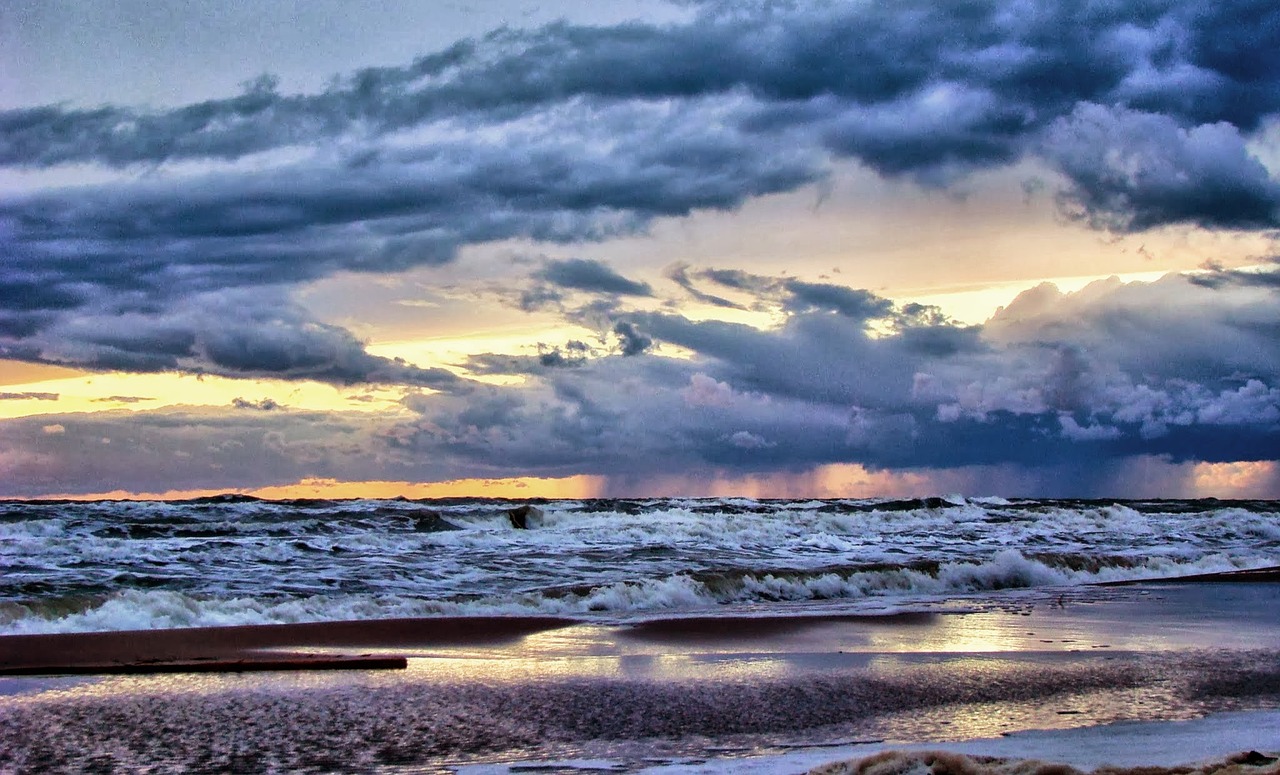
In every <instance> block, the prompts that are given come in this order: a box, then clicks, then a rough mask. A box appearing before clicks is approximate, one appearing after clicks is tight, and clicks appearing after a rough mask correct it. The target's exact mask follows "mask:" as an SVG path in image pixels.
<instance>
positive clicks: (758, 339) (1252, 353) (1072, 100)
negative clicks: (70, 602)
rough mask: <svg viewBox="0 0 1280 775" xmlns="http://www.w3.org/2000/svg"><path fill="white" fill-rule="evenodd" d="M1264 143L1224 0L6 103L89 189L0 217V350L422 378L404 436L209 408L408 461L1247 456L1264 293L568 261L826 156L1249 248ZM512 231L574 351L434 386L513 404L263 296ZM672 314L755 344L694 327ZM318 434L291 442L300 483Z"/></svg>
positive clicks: (1253, 286) (832, 16)
mask: <svg viewBox="0 0 1280 775" xmlns="http://www.w3.org/2000/svg"><path fill="white" fill-rule="evenodd" d="M726 9H727V10H726ZM1278 120H1280V11H1278V10H1276V8H1275V7H1274V4H1273V3H1268V2H1253V1H1252V0H1241V1H1239V2H1227V3H1222V2H1207V1H1206V0H1184V1H1180V2H1178V1H1174V0H1164V1H1160V2H1146V1H1144V0H1139V1H1137V2H1128V3H1119V2H1107V3H1091V4H1027V3H1021V2H1013V1H1012V0H985V1H982V0H976V1H974V2H964V3H924V2H918V3H917V2H908V3H895V4H874V3H847V4H846V3H797V4H773V3H768V4H761V5H748V6H742V5H738V6H734V7H730V6H720V5H715V4H708V5H707V7H706V10H704V11H703V12H701V13H700V14H698V15H697V16H696V17H695V18H694V19H693V20H692V21H689V22H687V23H683V24H679V25H672V26H661V27H659V26H650V25H644V24H627V25H622V26H617V27H607V28H606V27H577V26H573V25H569V24H557V25H552V26H549V27H544V28H541V29H537V30H532V31H519V30H503V31H499V32H496V33H493V34H492V35H489V36H487V37H485V38H482V39H479V40H468V41H463V42H460V43H458V44H457V45H455V46H453V47H452V48H450V49H448V50H445V51H441V52H437V53H435V54H431V55H428V56H424V57H422V58H420V59H419V60H417V61H415V62H413V63H411V64H409V65H406V66H404V67H398V68H378V69H370V70H366V71H362V72H359V73H355V74H352V75H350V76H348V77H346V78H344V79H342V80H341V81H339V82H337V83H335V85H334V86H332V87H331V88H330V89H328V90H327V91H325V92H323V93H319V94H301V95H296V94H282V93H279V92H278V91H277V89H276V87H275V85H274V84H273V82H272V81H271V79H269V78H264V79H262V80H260V81H258V82H256V83H254V84H251V85H250V86H249V87H248V88H247V89H246V91H245V92H244V93H243V94H241V95H239V96H237V97H234V98H231V99H225V100H214V101H209V102H204V103H199V104H194V105H188V106H184V107H180V108H177V109H173V110H164V111H146V110H140V109H134V108H129V107H124V106H115V105H107V106H104V107H101V108H97V109H91V110H85V109H73V108H68V107H64V106H57V105H52V106H46V107H42V108H36V109H27V110H16V111H7V112H3V113H0V166H3V167H4V168H6V169H9V170H17V171H22V172H23V173H24V174H28V175H30V176H32V177H33V179H36V178H39V176H40V175H41V174H44V173H45V172H50V173H56V174H57V176H58V177H59V178H61V179H66V178H67V177H68V176H69V175H70V174H71V172H72V171H74V170H78V169H82V168H83V169H86V170H88V171H89V172H91V173H92V176H91V177H92V179H93V180H94V181H96V182H92V183H86V184H84V185H73V186H67V185H58V186H47V187H33V188H31V189H30V190H28V191H27V192H25V193H19V194H7V195H5V196H4V197H3V199H0V260H2V261H3V270H4V271H3V273H0V356H2V357H8V358H17V359H21V360H27V361H35V362H52V363H62V364H69V365H75V366H81V367H86V368H92V369H118V370H125V371H136V372H148V371H167V370H181V371H189V372H203V373H214V374H224V375H230V376H243V377H267V376H274V377H282V378H288V379H316V380H325V381H329V382H334V383H344V384H351V383H360V382H384V383H399V384H404V385H417V386H425V387H431V388H435V389H438V390H441V391H443V393H439V394H435V395H432V396H429V397H423V398H419V399H414V401H413V404H412V409H414V411H416V412H417V413H418V414H419V415H420V417H421V419H420V420H419V421H415V422H405V421H403V420H399V421H396V422H394V423H393V422H391V421H389V420H386V419H384V420H383V421H381V422H382V424H381V425H378V426H377V427H373V426H368V427H366V426H365V425H362V424H360V423H364V422H366V420H367V418H365V420H360V421H359V422H356V421H355V420H351V419H349V418H334V417H330V416H327V415H324V416H321V415H308V414H304V413H297V412H293V411H291V410H288V409H287V408H282V407H272V409H273V411H270V412H261V411H256V412H240V413H237V416H238V418H239V419H237V420H236V421H235V422H234V423H232V424H233V425H234V426H235V428H237V429H241V428H245V427H255V428H265V427H266V426H267V425H271V426H272V427H275V426H277V425H279V426H282V427H283V425H285V424H287V423H289V422H301V421H303V420H306V421H307V422H315V423H319V425H318V426H317V427H320V426H324V427H328V428H330V430H333V427H350V428H352V429H353V430H350V432H349V433H348V432H337V431H334V432H335V433H336V434H337V436H336V437H345V436H350V435H351V434H355V435H356V436H358V438H359V442H358V443H356V442H351V445H350V447H351V449H354V450H356V452H357V453H358V454H357V457H359V459H361V460H365V461H366V462H367V461H378V465H381V466H384V467H385V470H400V471H402V472H404V473H405V474H406V476H408V475H414V476H418V475H421V476H427V475H433V476H434V475H446V474H452V475H459V476H461V475H467V473H468V472H472V471H475V470H477V469H479V470H484V471H487V472H491V473H495V474H499V473H500V474H511V475H515V474H520V473H577V472H581V471H595V472H599V473H610V474H612V473H622V472H628V471H640V472H643V471H646V470H650V469H653V470H657V469H659V468H664V467H665V468H666V469H671V470H686V469H687V468H688V467H689V466H695V465H709V466H720V467H724V468H725V469H727V470H739V471H748V470H770V469H774V468H777V467H780V466H790V467H797V466H804V465H809V464H813V463H820V462H834V461H847V462H861V463H865V464H868V465H872V466H947V465H966V464H978V465H989V464H1003V463H1021V464H1026V465H1074V464H1080V465H1084V464H1085V463H1087V462H1088V461H1091V460H1097V461H1105V460H1108V459H1112V458H1115V457H1123V456H1131V455H1140V454H1146V455H1152V454H1154V455H1167V456H1169V457H1170V459H1204V460H1255V459H1275V458H1277V457H1280V454H1278V452H1277V437H1276V417H1275V414H1276V411H1277V409H1276V398H1277V397H1276V390H1277V388H1276V385H1277V359H1278V357H1280V356H1278V355H1277V351H1276V342H1277V341H1280V337H1277V336H1276V332H1277V331H1280V319H1278V317H1280V316H1278V315H1277V306H1276V299H1275V298H1274V292H1275V287H1276V283H1274V282H1273V276H1272V275H1249V274H1241V273H1233V272H1225V271H1218V272H1212V273H1209V274H1206V275H1204V276H1201V277H1199V278H1197V279H1196V280H1195V281H1194V282H1188V281H1186V280H1177V279H1172V280H1169V281H1166V282H1163V283H1157V284H1154V285H1150V286H1137V287H1133V288H1128V289H1125V288H1103V289H1094V291H1093V292H1091V294H1084V295H1079V296H1073V297H1069V298H1061V297H1057V296H1054V295H1053V294H1052V293H1051V292H1050V291H1048V290H1047V289H1039V290H1037V291H1033V292H1030V293H1029V294H1026V295H1024V297H1023V298H1022V299H1020V300H1019V302H1018V303H1017V304H1014V305H1012V306H1011V307H1010V308H1009V310H1006V311H1005V313H1004V314H1002V315H1001V316H1000V317H998V318H997V319H995V320H993V321H991V322H990V323H989V324H987V325H986V326H984V327H981V328H976V327H965V326H957V325H954V324H951V323H950V322H948V321H946V320H945V319H944V318H942V317H941V316H940V315H939V314H938V313H937V311H936V310H931V309H929V308H924V307H919V306H911V305H908V306H907V307H900V308H899V307H894V306H893V305H892V304H890V303H889V302H888V301H887V300H885V299H882V298H880V297H878V296H876V295H875V294H873V293H870V292H868V291H866V290H860V289H856V288H849V287H843V286H838V285H833V284H824V283H814V282H806V281H802V280H797V279H795V278H788V277H764V276H759V275H754V274H751V273H749V272H747V271H744V270H743V269H741V268H736V267H694V266H688V265H683V264H678V263H676V264H672V265H670V266H669V267H668V269H667V272H666V274H667V278H668V279H669V280H670V281H671V284H670V285H665V286H663V287H658V286H657V285H656V284H655V285H650V284H647V283H644V282H641V281H639V280H636V279H633V278H631V277H627V276H626V275H625V274H624V273H622V272H620V271H618V270H617V269H615V268H612V267H610V266H607V265H605V264H603V263H601V262H599V261H598V260H595V259H593V258H591V257H590V255H589V253H590V244H591V243H593V242H597V241H600V240H604V239H608V238H610V237H614V236H618V235H630V234H637V233H640V232H643V230H645V229H646V228H648V226H649V225H650V224H651V223H652V222H653V221H654V220H655V219H658V218H666V217H681V216H686V215H689V214H690V213H693V212H695V211H699V210H705V209H733V208H737V207H739V206H741V205H742V204H744V203H745V202H747V201H749V200H751V199H753V198H756V197H760V196H763V195H767V194H772V193H779V192H787V191H794V190H797V189H798V188H801V187H804V186H808V185H811V184H814V183H820V182H821V181H823V180H824V179H825V178H826V177H828V176H829V175H830V174H831V172H832V170H833V169H834V165H836V164H837V163H841V162H844V161H850V160H852V161H855V162H857V163H860V164H862V165H865V166H866V167H868V168H869V169H871V170H874V171H875V172H877V173H878V174H880V175H883V176H886V177H895V178H904V179H907V180H910V181H914V182H917V183H919V184H921V185H924V186H947V185H950V184H951V183H953V182H954V181H956V180H957V179H960V178H963V176H964V175H966V174H969V173H971V172H974V171H979V170H987V169H994V168H1002V167H1007V166H1010V165H1013V164H1015V163H1019V162H1023V161H1027V160H1031V161H1033V162H1034V163H1035V164H1038V165H1040V166H1041V167H1045V168H1048V169H1050V170H1053V171H1055V172H1056V173H1058V174H1059V175H1060V178H1059V180H1060V181H1061V186H1062V187H1061V188H1060V190H1058V191H1056V196H1057V199H1058V202H1059V203H1060V205H1061V208H1062V212H1063V214H1064V215H1065V216H1067V217H1069V218H1072V219H1076V220H1079V221H1082V222H1085V223H1087V224H1089V225H1091V226H1093V227H1096V228H1099V229H1105V230H1111V231H1140V230H1144V229H1150V228H1155V227H1160V226H1164V225H1168V224H1184V225H1189V226H1195V227H1202V228H1208V229H1237V230H1256V231H1262V232H1267V233H1272V232H1274V231H1275V230H1277V229H1280V181H1277V179H1276V177H1275V176H1274V175H1273V174H1272V172H1271V171H1270V170H1268V168H1267V167H1266V166H1265V164H1264V162H1263V160H1262V159H1261V158H1259V156H1258V153H1259V152H1258V150H1257V145H1256V144H1257V143H1260V142H1262V141H1263V139H1264V137H1265V134H1266V132H1267V131H1268V127H1270V126H1273V125H1274V124H1275V122H1276V121H1278ZM76 165H83V167H77V166H76ZM508 239H523V240H531V241H535V242H537V241H542V242H552V243H563V244H572V245H574V246H575V248H574V249H575V250H577V251H579V254H580V255H583V256H584V257H582V258H574V259H544V260H542V261H541V262H540V263H538V264H537V265H535V266H533V268H531V269H529V271H528V273H527V276H526V277H525V278H524V279H522V280H520V281H513V282H511V283H509V284H508V285H509V287H507V288H506V289H504V293H503V296H502V298H503V299H505V300H507V301H509V302H510V303H512V304H513V305H514V306H518V307H522V308H524V309H527V310H532V309H539V310H543V311H544V314H545V312H546V311H553V312H556V313H559V314H563V315H564V316H566V318H567V319H568V320H570V321H572V322H576V323H586V324H589V325H591V326H592V327H594V328H596V329H597V330H598V331H599V338H598V340H593V341H591V342H585V343H584V342H566V343H548V344H547V345H546V346H545V347H544V348H543V349H542V350H541V351H540V352H538V353H537V354H536V355H529V356H527V357H509V356H494V355H485V354H476V355H475V356H474V357H473V358H472V359H471V362H470V363H469V364H468V365H469V366H470V367H471V368H472V369H473V370H474V371H476V372H483V373H490V374H493V373H500V372H503V371H509V372H514V373H520V374H525V375H529V376H530V379H531V381H530V382H529V383H528V384H526V385H524V386H515V387H508V388H490V387H481V386H478V385H476V384H474V383H471V382H468V381H467V380H465V379H462V378H460V377H457V376H455V375H454V374H452V373H450V372H448V371H445V370H440V369H421V368H417V367H415V366H413V365H411V364H407V363H404V362H400V361H396V360H392V359H387V358H382V357H379V356H374V355H372V354H370V353H368V352H367V351H366V350H365V348H364V346H363V344H362V343H361V342H360V341H359V340H358V339H357V338H356V337H355V336H353V335H352V334H351V332H349V331H347V330H345V329H343V328H340V327H337V326H334V325H330V324H323V323H320V322H318V321H316V320H315V319H314V318H313V316H312V315H311V313H310V312H309V311H308V310H306V309H305V308H304V307H302V306H300V305H299V304H297V303H296V302H294V301H292V300H291V296H290V290H291V288H293V287H294V286H296V285H297V284H299V283H302V282H306V281H310V280H314V279H317V278H322V277H326V276H331V275H333V274H335V273H339V272H344V271H357V272H382V273H387V272H397V271H401V270H404V269H408V268H412V267H419V266H426V265H438V264H443V263H447V262H450V261H455V260H457V258H458V255H459V251H460V250H461V249H462V248H464V247H466V246H470V245H479V244H484V243H491V242H495V241H500V240H508ZM690 298H691V299H693V300H696V301H698V302H700V303H703V304H709V305H713V306H717V307H721V308H724V309H739V310H741V309H767V310H771V311H773V312H774V313H775V315H776V316H777V319H778V320H780V321H782V322H781V324H780V325H779V327H777V328H776V329H770V330H762V329H757V328H753V327H750V326H746V325H742V324H734V323H727V322H723V321H716V320H705V319H704V320H693V319H690V318H687V317H685V316H683V315H681V314H680V313H679V312H678V311H677V310H678V309H679V300H680V299H690ZM664 305H665V306H664ZM675 347H678V348H680V351H681V352H683V353H686V354H689V353H691V354H692V359H677V358H672V357H668V355H667V351H668V350H670V349H671V348H675ZM664 348H666V350H664ZM245 404H246V406H250V405H252V406H256V407H258V408H259V409H261V408H262V407H261V405H260V404H254V403H253V402H252V401H250V400H247V399H246V400H245ZM165 416H167V415H165ZM130 417H131V418H134V417H136V416H134V415H130ZM160 417H161V415H156V416H155V417H153V418H152V420H149V421H154V422H157V423H160V424H161V425H163V424H164V423H163V422H162V421H161V419H158V418H160ZM307 418H310V419H307ZM317 418H322V419H317ZM131 421H133V420H131ZM34 422H35V421H34V420H33V421H27V425H23V424H22V423H21V422H18V424H17V425H13V426H12V428H13V429H20V428H27V430H28V431H30V435H29V438H30V439H31V442H30V443H31V444H32V445H33V447H32V448H39V447H41V445H44V446H49V445H70V444H71V440H72V438H73V437H75V436H76V434H77V433H78V431H77V430H76V429H77V428H80V427H84V426H86V424H87V423H89V421H88V420H85V419H81V420H76V421H70V420H68V421H66V422H60V423H59V424H60V425H62V426H63V427H64V429H65V432H64V433H59V434H44V433H42V432H41V431H40V429H39V426H38V425H31V423H34ZM93 422H98V423H100V424H104V425H106V426H109V425H111V423H113V422H115V421H114V420H112V419H110V418H108V417H104V418H102V419H101V420H95V421H93ZM253 423H259V425H253ZM351 423H355V425H351ZM28 426H30V427H28ZM331 426H332V427H331ZM166 427H167V426H166ZM32 429H34V430H32ZM98 430H102V429H95V430H94V431H93V432H94V433H97V432H98ZM15 432H16V430H15ZM175 432H176V431H175ZM227 432H228V433H230V432H231V431H227ZM344 434H345V436H344ZM233 435H234V436H235V437H236V438H240V436H241V435H243V434H242V433H241V431H240V430H236V431H235V434H233ZM15 438H16V436H15ZM272 438H275V437H272ZM316 438H319V437H318V436H316V437H311V436H308V439H309V440H308V442H307V443H308V444H309V445H311V446H309V447H307V451H306V453H305V457H306V458H307V459H311V460H317V461H318V460H322V459H325V460H327V459H328V458H327V457H326V454H327V453H322V452H321V451H317V450H318V449H319V447H320V446H322V445H320V442H318V441H316ZM184 443H186V442H184ZM263 443H265V442H263ZM298 448H301V447H298ZM69 449H71V447H70V446H67V447H66V450H69ZM113 449H114V448H113ZM66 450H64V453H65V454H71V453H70V452H66ZM50 454H52V453H50ZM265 454H266V453H264V455H265ZM353 454H355V453H353ZM281 455H283V453H281ZM360 456H364V457H360ZM55 458H56V456H55ZM55 458H50V459H55ZM272 459H275V458H272ZM424 460H430V461H431V463H430V465H429V466H428V465H427V464H426V463H423V462H422V461H424ZM219 464H221V463H219ZM326 465H328V464H327V463H326ZM362 465H363V464H362ZM290 466H291V467H288V471H286V470H285V468H286V467H284V466H282V467H280V468H279V469H278V470H277V471H276V475H277V476H282V477H283V476H291V475H293V474H295V473H298V472H299V471H302V472H303V473H306V472H310V473H312V474H315V475H320V474H323V472H324V470H327V469H324V467H323V466H321V465H320V464H319V463H317V464H316V465H315V466H312V467H311V468H309V469H308V468H307V466H306V465H303V464H302V463H299V462H297V461H295V462H294V463H291V464H290ZM268 468H270V467H268ZM376 468H377V466H376V465H374V464H373V463H372V462H369V463H368V466H367V470H369V471H370V472H373V471H374V469H376ZM304 469H305V470H304ZM427 469H430V470H429V471H428V470H427ZM263 475H265V474H263ZM202 481H203V480H202Z"/></svg>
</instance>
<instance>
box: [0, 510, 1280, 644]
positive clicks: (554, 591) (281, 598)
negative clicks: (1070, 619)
mask: <svg viewBox="0 0 1280 775" xmlns="http://www.w3.org/2000/svg"><path fill="white" fill-rule="evenodd" d="M516 505H519V504H514V503H507V502H503V501H491V500H448V501H407V500H354V501H325V500H308V501H262V500H255V499H252V498H246V497H241V496H226V497H220V498H212V499H200V500H190V501H178V502H159V501H156V502H137V501H129V502H121V501H98V502H0V570H2V574H0V633H30V632H57V631H92V630H108V629H135V628H159V627H186V626H204V625H221V624H251V623H271V622H299V621H325V620H342V619H360V618H386V617H400V616H439V615H450V616H458V615H473V614H534V613H538V614H546V613H553V614H561V615H570V616H578V617H582V618H586V619H602V620H606V621H616V620H625V619H628V618H634V617H637V616H649V615H653V614H655V613H663V614H672V613H696V612H706V611H707V610H708V609H711V610H715V611H721V612H725V611H732V612H738V613H744V614H761V613H772V612H778V611H785V612H796V611H797V610H808V609H812V608H815V607H819V608H822V609H823V610H824V612H826V611H831V612H835V611H841V612H871V611H884V610H907V609H913V608H917V607H928V606H936V605H938V604H941V603H946V602H947V601H955V600H961V601H963V602H964V603H965V604H967V605H984V604H992V603H998V602H999V601H1000V600H1001V598H1002V596H1005V595H1007V594H1008V590H1019V589H1028V588H1031V589H1044V590H1050V589H1057V588H1060V587H1062V586H1069V585H1081V584H1087V583H1092V582H1098V581H1113V580H1122V579H1141V578H1159V577H1169V576H1178V575H1187V574H1196V573H1206V572H1214V571H1226V570H1237V569H1246V568H1256V567H1264V566H1270V565H1275V564H1277V558H1280V502H1273V501H1249V502H1223V501H1143V502H1137V501H1117V502H1093V501H1062V500H1018V501H1006V500H1002V499H975V500H965V499H962V498H949V499H924V500H911V501H874V500H811V501H789V500H788V501H782V500H777V501H774V500H765V501H757V500H748V499H693V500H684V499H654V500H625V501H624V500H564V501H550V502H539V503H538V504H537V506H538V508H539V509H541V511H542V514H541V515H540V516H534V517H532V518H531V519H530V524H529V529H524V530H521V529H517V528H515V527H514V526H513V525H512V522H511V520H510V519H509V518H508V516H507V514H506V510H507V509H509V508H511V507H513V506H516Z"/></svg>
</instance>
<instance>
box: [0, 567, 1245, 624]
mask: <svg viewBox="0 0 1280 775" xmlns="http://www.w3.org/2000/svg"><path fill="white" fill-rule="evenodd" d="M1257 565H1260V563H1255V564H1254V566H1257ZM1246 567H1248V566H1247V565H1246ZM1239 569H1241V564H1240V563H1239V562H1237V561H1234V560H1233V559H1232V558H1230V557H1227V556H1223V555H1215V556H1209V557H1204V558H1202V559H1200V560H1199V561H1197V562H1193V563H1187V564H1177V563H1171V562H1169V561H1165V560H1153V561H1151V562H1149V563H1144V564H1141V565H1136V566H1132V567H1106V568H1100V569H1098V570H1097V571H1085V570H1070V569H1065V568H1060V567H1051V566H1049V565H1046V564H1045V563H1042V562H1040V561H1038V560H1035V559H1030V558H1028V557H1026V556H1024V555H1023V554H1021V553H1020V552H1018V551H1017V550H1013V549H1008V550H1005V551H1002V552H999V553H998V554H996V555H995V556H994V557H992V558H991V559H989V560H987V561H985V562H977V563H974V562H954V563H944V564H942V565H940V566H938V567H937V569H936V572H926V571H924V570H917V569H911V568H889V569H881V570H866V571H853V572H843V573H842V572H826V573H799V572H797V573H763V574H757V573H750V572H740V573H733V574H722V575H718V576H713V577H707V576H702V577H695V576H693V575H689V574H683V573H682V574H673V575H669V576H664V577H659V578H647V579H639V580H621V581H614V582H609V583H601V584H598V585H592V586H587V587H584V588H582V589H571V590H565V589H563V588H551V589H546V590H541V591H539V590H532V591H501V590H494V591H493V592H492V593H491V594H487V595H484V594H476V593H475V592H474V591H473V592H472V593H471V594H468V595H465V596H461V597H438V598H434V599H429V598H422V597H413V596H406V595H373V594H336V595H335V594H313V595H306V596H299V597H294V598H289V599H278V598H276V597H210V596H195V595H188V594H183V593H180V592H174V591H164V590H137V589H130V590H125V591H122V592H119V593H116V594H114V595H112V596H110V597H109V598H107V599H106V600H104V601H101V602H97V603H92V604H89V605H87V606H86V607H85V608H84V609H83V610H79V611H75V612H72V613H65V612H59V613H50V612H47V611H42V610H41V609H40V607H39V606H14V605H9V606H6V607H0V632H2V633H5V634H30V633H46V632H80V631H98V630H131V629H158V628H171V627H206V626H224V625H239V624H273V623H296V622H316V621H341V620H351V619H379V618H394V617H424V616H474V615H516V616H518V615H563V616H573V617H581V618H584V619H592V618H595V617H598V616H601V615H604V616H605V618H606V620H608V621H618V619H617V616H618V615H624V618H625V615H643V614H653V613H658V612H671V611H683V612H699V611H707V612H710V611H717V612H727V613H731V612H732V611H733V610H735V609H736V608H738V607H742V606H748V607H756V608H751V610H754V611H757V612H758V611H759V609H758V606H759V605H760V604H768V603H778V602H791V603H794V602H800V601H828V602H832V601H834V602H839V603H841V604H842V607H841V608H840V609H839V610H843V611H847V612H880V611H883V610H884V608H885V606H886V604H890V603H891V604H894V605H895V606H896V607H897V608H898V609H899V610H910V609H911V608H912V607H913V606H916V607H920V606H923V607H925V608H926V609H927V607H929V606H930V605H934V604H938V603H940V602H942V601H945V600H947V599H949V598H954V597H956V596H965V595H969V596H972V595H974V594H978V595H979V597H977V598H972V600H971V602H972V603H974V604H978V605H982V604H990V603H992V602H994V601H995V598H990V597H981V595H982V594H983V593H995V592H998V591H999V590H1008V589H1028V588H1053V589H1057V588H1061V587H1067V586H1078V585H1082V584H1090V583H1095V582H1100V581H1119V580H1133V579H1143V578H1152V577H1157V578H1158V577H1166V576H1170V575H1186V574H1195V573H1211V572H1222V571H1232V570H1239Z"/></svg>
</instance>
